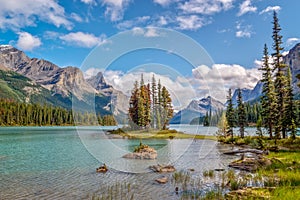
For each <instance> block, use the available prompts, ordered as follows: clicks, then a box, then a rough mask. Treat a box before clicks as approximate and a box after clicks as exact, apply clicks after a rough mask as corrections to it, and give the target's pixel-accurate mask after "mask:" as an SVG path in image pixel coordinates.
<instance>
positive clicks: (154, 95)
mask: <svg viewBox="0 0 300 200" xmlns="http://www.w3.org/2000/svg"><path fill="white" fill-rule="evenodd" d="M151 95H152V120H151V126H152V128H156V127H155V125H156V120H157V119H156V118H157V112H156V108H157V106H156V105H157V91H156V80H155V77H154V74H153V76H152V84H151Z"/></svg>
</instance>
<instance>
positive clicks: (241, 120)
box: [237, 88, 246, 138]
mask: <svg viewBox="0 0 300 200" xmlns="http://www.w3.org/2000/svg"><path fill="white" fill-rule="evenodd" d="M237 104H238V105H237V112H238V125H239V128H240V137H241V138H244V136H245V126H246V111H245V105H244V103H243V97H242V91H241V89H240V88H239V89H238V96H237Z"/></svg>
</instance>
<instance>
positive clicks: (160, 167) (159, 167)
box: [149, 164, 176, 172]
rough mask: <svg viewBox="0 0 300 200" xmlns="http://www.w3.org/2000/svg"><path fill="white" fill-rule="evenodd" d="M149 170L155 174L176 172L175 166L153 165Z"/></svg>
mask: <svg viewBox="0 0 300 200" xmlns="http://www.w3.org/2000/svg"><path fill="white" fill-rule="evenodd" d="M149 169H151V170H152V171H154V172H174V171H176V169H175V167H174V166H173V165H165V166H164V165H160V164H158V165H153V166H150V167H149Z"/></svg>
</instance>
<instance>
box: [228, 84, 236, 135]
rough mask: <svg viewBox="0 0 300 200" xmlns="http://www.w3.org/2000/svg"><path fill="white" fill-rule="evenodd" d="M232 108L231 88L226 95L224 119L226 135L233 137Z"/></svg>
mask: <svg viewBox="0 0 300 200" xmlns="http://www.w3.org/2000/svg"><path fill="white" fill-rule="evenodd" d="M234 115H235V113H234V109H233V103H232V94H231V89H229V90H228V96H227V109H226V119H227V122H228V127H229V129H228V135H230V136H231V138H233V128H234V125H235V117H234Z"/></svg>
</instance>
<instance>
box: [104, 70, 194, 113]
mask: <svg viewBox="0 0 300 200" xmlns="http://www.w3.org/2000/svg"><path fill="white" fill-rule="evenodd" d="M141 73H143V76H144V80H145V83H149V82H150V81H151V80H152V76H153V74H154V75H155V79H156V80H157V81H158V80H159V79H160V81H161V84H162V85H164V86H165V87H166V88H167V89H168V90H169V92H170V94H171V98H172V100H173V103H174V104H175V109H176V110H179V109H181V108H183V107H186V106H187V105H188V104H189V103H190V101H191V99H194V98H195V97H196V96H195V95H196V91H195V89H194V88H193V87H192V86H191V85H190V84H189V83H190V81H189V80H187V79H186V78H184V77H182V76H178V77H172V78H170V77H168V76H167V75H161V74H155V73H153V72H139V71H132V72H129V73H126V74H125V73H123V72H121V71H111V70H108V71H105V72H104V78H105V80H106V81H107V83H108V84H110V85H112V86H113V87H114V88H115V89H117V90H120V91H123V92H124V93H125V94H126V95H128V96H129V95H130V94H131V91H132V89H133V85H134V82H135V81H140V77H141Z"/></svg>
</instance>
